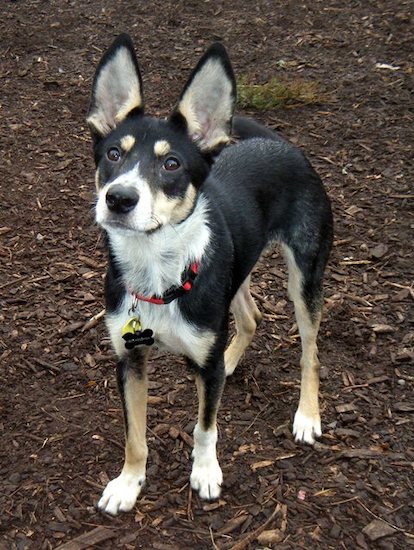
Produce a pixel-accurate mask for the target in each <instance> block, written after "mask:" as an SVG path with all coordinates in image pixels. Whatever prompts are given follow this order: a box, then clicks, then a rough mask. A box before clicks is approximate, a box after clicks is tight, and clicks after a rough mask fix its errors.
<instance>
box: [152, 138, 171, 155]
mask: <svg viewBox="0 0 414 550" xmlns="http://www.w3.org/2000/svg"><path fill="white" fill-rule="evenodd" d="M170 151H171V145H170V144H169V143H168V141H166V140H165V139H161V140H159V141H156V142H155V144H154V153H155V154H156V155H157V157H163V156H164V155H168V153H169V152H170Z"/></svg>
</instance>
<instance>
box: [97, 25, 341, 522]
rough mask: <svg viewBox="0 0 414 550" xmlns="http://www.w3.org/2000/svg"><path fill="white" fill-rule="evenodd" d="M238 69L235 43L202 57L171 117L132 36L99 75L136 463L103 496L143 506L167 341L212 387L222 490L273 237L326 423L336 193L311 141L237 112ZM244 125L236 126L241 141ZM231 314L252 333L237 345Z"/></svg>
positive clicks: (103, 200)
mask: <svg viewBox="0 0 414 550" xmlns="http://www.w3.org/2000/svg"><path fill="white" fill-rule="evenodd" d="M235 102H236V81H235V77H234V73H233V69H232V66H231V63H230V60H229V57H228V54H227V52H226V50H225V48H224V46H223V45H221V44H219V43H214V44H213V45H212V46H211V47H210V48H209V49H208V50H207V51H206V52H205V54H204V55H203V56H202V57H201V59H200V60H199V62H198V64H197V65H196V67H195V69H194V70H193V72H192V73H191V75H190V78H189V80H188V82H187V83H186V85H185V86H184V89H183V91H182V93H181V95H180V97H179V99H178V102H177V104H176V106H175V108H174V109H173V111H172V113H171V115H170V116H169V117H168V118H166V119H158V118H154V117H150V116H147V115H146V114H144V99H143V89H142V79H141V73H140V69H139V66H138V61H137V57H136V54H135V51H134V46H133V43H132V41H131V38H130V37H129V36H128V35H126V34H122V35H120V36H119V37H118V38H117V39H116V40H115V41H114V42H113V44H112V45H111V47H110V48H109V49H108V51H106V53H105V54H104V55H103V57H102V59H101V61H100V63H99V65H98V67H97V70H96V74H95V77H94V82H93V87H92V94H91V101H90V107H89V112H88V116H87V122H88V125H89V128H90V130H91V134H92V139H93V144H94V155H95V162H96V189H97V202H96V221H97V223H98V225H99V226H101V227H102V228H103V229H104V230H105V232H106V234H107V237H108V248H109V267H108V271H107V276H106V282H105V297H106V308H107V315H106V324H107V328H108V331H109V334H110V338H111V343H112V346H113V348H114V350H115V353H116V355H117V359H118V363H117V381H118V386H119V392H120V396H121V400H122V405H123V411H124V420H125V433H126V443H125V462H124V465H123V468H122V471H121V473H120V475H119V476H118V477H116V478H115V479H113V480H112V481H110V482H109V483H108V485H107V486H106V488H105V490H104V492H103V494H102V497H101V499H100V500H99V502H98V508H99V509H101V510H102V511H104V512H107V513H110V514H113V515H115V514H117V513H118V512H120V511H128V510H131V509H132V507H133V506H134V504H135V502H136V499H137V497H138V495H139V493H140V491H141V488H142V486H143V483H144V481H145V471H146V462H147V455H148V450H147V443H146V437H145V432H146V408H147V387H148V382H147V361H148V354H149V351H150V349H151V346H152V345H153V344H155V345H156V346H158V347H159V348H163V349H167V350H169V351H172V352H174V353H179V354H183V355H184V356H186V357H187V359H188V362H189V364H190V366H191V367H192V368H193V369H194V373H195V381H196V387H197V394H198V400H199V406H198V420H197V423H196V425H195V428H194V450H193V466H192V472H191V477H190V481H191V487H192V488H193V489H194V490H195V491H198V493H199V496H200V497H201V498H202V499H216V498H218V497H219V495H220V490H221V485H222V480H223V476H222V471H221V468H220V465H219V462H218V460H217V454H216V442H217V411H218V407H219V402H220V399H221V395H222V392H223V387H224V383H225V379H226V376H229V375H231V374H232V373H233V372H234V370H235V368H236V366H237V364H238V363H239V361H240V359H241V358H242V356H243V354H244V351H245V349H246V347H247V346H248V345H249V344H250V342H251V340H252V338H253V335H254V333H255V330H256V327H257V325H258V324H259V322H260V320H261V317H262V316H261V313H260V311H259V309H258V308H257V306H256V304H255V302H254V301H253V298H252V296H251V293H250V291H249V283H250V275H251V272H252V270H253V268H254V266H255V265H256V263H257V261H258V260H259V258H260V256H261V254H262V252H263V250H264V249H265V248H266V247H268V246H269V245H271V244H273V243H279V244H280V245H281V246H282V248H283V252H284V256H285V258H286V261H287V266H288V273H289V279H288V290H289V296H290V298H291V299H292V300H293V302H294V308H295V315H296V320H297V325H298V327H299V332H300V337H301V343H302V357H301V368H302V374H301V389H300V398H299V406H298V409H297V411H296V414H295V417H294V423H293V434H294V436H295V438H296V440H297V441H300V442H306V443H310V444H312V443H314V441H315V437H318V436H320V435H321V421H320V413H319V403H318V388H319V362H318V356H317V352H318V350H317V344H316V339H317V334H318V329H319V324H320V320H321V310H322V302H323V298H322V279H323V274H324V270H325V266H326V263H327V260H328V256H329V253H330V248H331V244H332V231H333V230H332V227H333V223H332V214H331V208H330V202H329V199H328V197H327V194H326V192H325V190H324V187H323V185H322V182H321V180H320V178H319V176H318V175H317V174H316V172H315V171H314V170H313V168H312V167H311V165H310V163H309V162H308V160H307V159H306V158H305V156H304V155H303V153H302V152H301V151H300V150H299V149H298V148H296V147H294V146H293V145H291V144H289V143H288V142H287V141H285V140H284V139H283V138H281V137H280V136H279V135H278V134H277V133H275V132H273V131H271V130H269V129H267V128H265V127H264V126H261V125H260V124H258V123H256V122H254V121H252V120H250V119H246V118H243V117H233V113H234V108H235ZM234 136H236V139H234ZM230 312H231V313H232V314H233V317H234V321H235V327H236V332H235V336H234V337H233V339H232V340H231V343H230V344H229V346H228V347H227V349H226V345H227V337H228V325H229V315H230Z"/></svg>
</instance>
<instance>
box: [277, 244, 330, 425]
mask: <svg viewBox="0 0 414 550" xmlns="http://www.w3.org/2000/svg"><path fill="white" fill-rule="evenodd" d="M283 251H284V255H285V258H286V261H287V264H288V268H289V283H288V291H289V297H290V299H291V300H292V301H293V304H294V307H295V316H296V321H297V324H298V328H299V334H300V339H301V344H302V357H301V361H300V364H301V371H302V373H301V386H300V398H299V406H298V411H299V412H300V413H301V415H303V416H304V417H307V418H309V419H313V420H314V421H315V422H319V423H320V413H319V395H318V392H319V360H318V347H317V344H316V338H317V336H318V330H319V324H320V320H321V319H320V314H318V317H317V318H316V319H315V320H312V319H311V318H310V316H309V312H308V308H307V307H306V304H305V303H304V301H303V297H302V292H301V290H302V273H301V271H300V269H299V267H298V266H297V264H296V261H295V259H294V256H293V253H292V251H291V250H290V249H289V248H288V247H287V246H283Z"/></svg>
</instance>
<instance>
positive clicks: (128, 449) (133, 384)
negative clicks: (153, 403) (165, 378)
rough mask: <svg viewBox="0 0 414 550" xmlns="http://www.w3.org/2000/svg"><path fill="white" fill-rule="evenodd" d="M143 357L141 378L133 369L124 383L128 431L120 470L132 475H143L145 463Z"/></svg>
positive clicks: (146, 392)
mask: <svg viewBox="0 0 414 550" xmlns="http://www.w3.org/2000/svg"><path fill="white" fill-rule="evenodd" d="M147 357H148V353H147V356H146V358H145V367H144V368H143V370H144V372H143V373H142V378H138V377H137V376H136V375H135V373H134V372H133V371H129V372H128V373H127V377H128V379H127V381H126V384H125V405H126V410H127V417H128V433H127V436H126V441H125V463H124V467H123V470H122V472H123V473H128V474H134V475H137V476H138V475H145V468H146V463H147V455H148V449H147V443H146V436H145V432H146V419H147V394H148V380H147V373H146V361H147Z"/></svg>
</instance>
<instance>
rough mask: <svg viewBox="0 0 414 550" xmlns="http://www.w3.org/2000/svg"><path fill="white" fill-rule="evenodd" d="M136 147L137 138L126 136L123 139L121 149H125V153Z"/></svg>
mask: <svg viewBox="0 0 414 550" xmlns="http://www.w3.org/2000/svg"><path fill="white" fill-rule="evenodd" d="M134 145H135V138H134V136H129V135H128V136H124V137H123V138H121V147H122V149H123V151H125V153H128V151H130V150H131V149H132V148H133V146H134Z"/></svg>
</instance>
